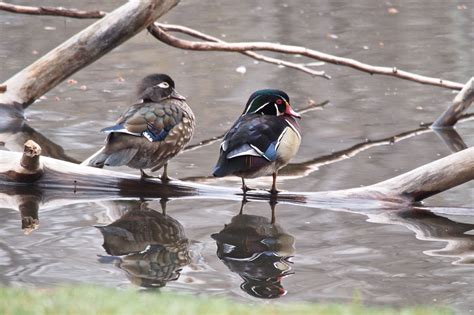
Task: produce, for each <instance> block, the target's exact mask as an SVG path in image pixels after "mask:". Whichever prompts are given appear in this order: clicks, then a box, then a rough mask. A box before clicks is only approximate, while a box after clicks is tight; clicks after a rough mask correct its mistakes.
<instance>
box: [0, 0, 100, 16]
mask: <svg viewBox="0 0 474 315" xmlns="http://www.w3.org/2000/svg"><path fill="white" fill-rule="evenodd" d="M0 10H3V11H8V12H12V13H22V14H29V15H54V16H65V17H71V18H76V19H100V18H102V17H104V16H105V15H106V14H107V13H106V12H104V11H82V10H78V9H66V8H63V7H31V6H25V5H14V4H10V3H5V2H0Z"/></svg>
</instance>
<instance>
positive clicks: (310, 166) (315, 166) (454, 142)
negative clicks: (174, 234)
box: [182, 114, 474, 182]
mask: <svg viewBox="0 0 474 315" xmlns="http://www.w3.org/2000/svg"><path fill="white" fill-rule="evenodd" d="M472 120H474V114H466V115H464V116H462V117H461V118H460V119H459V122H465V121H472ZM429 126H430V124H427V125H426V126H423V127H419V128H417V129H413V130H409V131H404V132H401V133H399V134H396V135H394V136H390V137H385V138H381V139H376V140H366V141H364V142H361V143H357V144H355V145H353V146H351V147H349V148H347V149H344V150H340V151H336V152H333V153H331V154H327V155H323V156H318V157H315V158H313V159H310V160H308V161H305V162H301V163H290V164H288V165H287V166H285V167H283V168H282V169H281V170H279V171H278V178H280V179H284V178H287V179H295V178H301V177H306V176H309V175H310V174H312V173H313V172H315V171H317V170H319V168H320V167H321V166H325V165H330V164H333V163H337V162H340V161H344V160H347V159H350V158H352V157H354V156H356V155H357V154H359V153H362V152H364V151H366V150H369V149H371V148H374V147H378V146H384V145H393V144H394V143H397V142H400V141H402V140H406V139H410V138H412V137H416V136H419V135H422V134H425V133H430V132H434V131H436V130H434V129H431V128H430V127H429ZM206 141H208V142H211V139H208V140H206ZM215 141H217V140H215ZM215 141H214V142H215ZM203 142H204V144H203V146H204V145H208V144H210V143H207V142H205V141H203ZM443 142H445V143H446V145H447V146H448V148H449V149H450V151H451V152H457V151H460V150H463V149H465V148H466V147H467V146H466V145H465V143H464V142H463V140H462V138H461V137H460V136H459V134H458V133H457V132H456V131H455V130H452V132H450V133H444V134H443ZM197 148H198V145H195V146H194V147H193V148H192V149H197ZM182 180H187V181H195V182H207V181H216V180H218V179H217V178H215V177H212V176H200V177H197V176H195V177H186V178H183V179H182Z"/></svg>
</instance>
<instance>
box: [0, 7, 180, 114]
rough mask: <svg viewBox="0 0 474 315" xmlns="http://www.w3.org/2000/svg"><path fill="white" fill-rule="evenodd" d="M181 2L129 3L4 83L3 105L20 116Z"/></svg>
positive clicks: (0, 96)
mask: <svg viewBox="0 0 474 315" xmlns="http://www.w3.org/2000/svg"><path fill="white" fill-rule="evenodd" d="M178 1H179V0H146V1H145V0H143V1H129V2H127V3H126V4H124V5H123V6H121V7H120V8H118V9H116V10H115V11H113V12H111V13H110V14H108V15H107V16H105V17H104V18H102V19H101V20H99V21H97V22H96V23H94V24H92V25H91V26H89V27H87V28H86V29H84V30H83V31H81V32H79V33H78V34H76V35H75V36H73V37H71V38H70V39H68V40H67V41H66V42H64V43H63V44H61V45H59V46H58V47H56V48H55V49H53V50H52V51H50V52H49V53H48V54H46V55H45V56H43V57H41V58H40V59H38V60H37V61H35V62H34V63H33V64H31V65H30V66H28V67H27V68H25V69H23V70H22V71H20V72H19V73H17V74H16V75H14V76H13V77H11V78H10V79H8V80H7V81H6V82H4V84H5V85H6V91H5V92H4V93H1V94H0V104H3V106H13V107H15V109H16V113H15V115H16V116H18V115H20V114H21V112H22V110H23V109H25V108H26V107H28V106H29V105H30V104H31V103H32V102H33V101H34V100H35V99H36V98H38V97H40V96H41V95H43V94H44V93H46V92H47V91H49V90H50V89H52V88H53V87H54V86H56V85H57V84H58V83H60V82H61V81H63V80H64V79H65V78H67V77H68V76H70V75H71V74H73V73H74V72H76V71H78V70H79V69H81V68H83V67H85V66H87V65H88V64H90V63H92V62H93V61H95V60H97V59H98V58H100V57H101V56H103V55H105V54H106V53H107V52H109V51H110V50H112V49H113V48H115V47H117V46H118V45H120V44H121V43H123V42H124V41H126V40H127V39H129V38H130V37H132V36H133V35H135V34H137V33H138V32H140V31H141V30H142V29H144V28H145V27H147V26H148V25H150V24H151V23H153V22H154V21H155V20H156V19H157V18H158V17H160V16H161V15H163V14H165V13H166V12H168V11H169V10H170V9H171V8H173V7H174V6H176V4H177V3H178ZM0 107H1V106H0ZM12 116H13V115H12Z"/></svg>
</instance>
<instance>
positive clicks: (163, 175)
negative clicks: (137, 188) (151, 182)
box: [160, 163, 171, 183]
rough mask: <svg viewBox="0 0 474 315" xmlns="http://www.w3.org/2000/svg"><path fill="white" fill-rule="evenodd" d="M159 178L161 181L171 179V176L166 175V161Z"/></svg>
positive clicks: (165, 181)
mask: <svg viewBox="0 0 474 315" xmlns="http://www.w3.org/2000/svg"><path fill="white" fill-rule="evenodd" d="M160 179H161V181H162V182H163V183H168V182H169V181H170V180H171V178H170V177H168V163H166V164H165V165H164V166H163V174H161V177H160Z"/></svg>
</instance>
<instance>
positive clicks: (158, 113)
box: [82, 74, 195, 180]
mask: <svg viewBox="0 0 474 315" xmlns="http://www.w3.org/2000/svg"><path fill="white" fill-rule="evenodd" d="M174 87H175V85H174V81H173V80H172V79H171V78H170V77H169V76H168V75H166V74H152V75H149V76H147V77H145V78H144V79H142V80H141V82H140V84H139V85H138V89H137V95H138V102H137V103H135V104H133V105H132V106H130V108H129V109H128V110H127V111H125V112H124V113H123V114H122V116H120V118H119V119H118V120H117V123H116V125H115V126H112V127H108V128H104V129H102V130H101V131H102V132H105V133H107V134H108V135H107V138H106V140H105V146H104V147H103V148H102V149H100V150H99V151H98V152H96V153H95V154H94V155H93V156H91V157H89V158H88V159H87V160H85V161H84V162H82V164H84V165H89V166H93V167H99V168H101V167H103V166H104V165H109V166H120V165H127V166H129V167H132V168H138V169H140V171H141V174H142V177H147V175H146V174H145V173H144V171H143V169H148V168H150V169H151V171H156V170H159V169H160V168H162V167H163V166H164V170H163V174H162V176H161V179H162V180H169V178H168V174H167V165H168V161H169V160H170V159H171V158H173V157H174V156H175V155H176V154H178V153H179V152H180V151H181V150H182V149H183V147H184V146H185V145H186V144H187V143H188V142H189V140H191V137H192V135H193V132H194V127H195V123H194V120H195V119H194V114H193V112H192V110H191V108H190V107H189V106H188V105H187V104H186V101H185V100H186V99H185V98H184V97H183V96H181V95H179V94H178V93H177V92H176V91H175V89H174Z"/></svg>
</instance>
